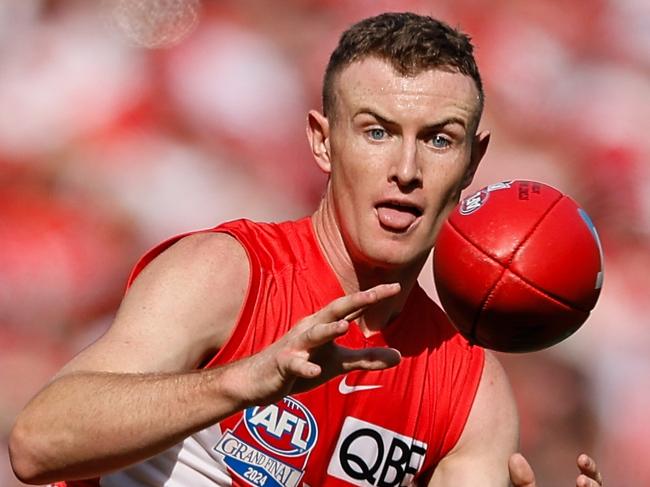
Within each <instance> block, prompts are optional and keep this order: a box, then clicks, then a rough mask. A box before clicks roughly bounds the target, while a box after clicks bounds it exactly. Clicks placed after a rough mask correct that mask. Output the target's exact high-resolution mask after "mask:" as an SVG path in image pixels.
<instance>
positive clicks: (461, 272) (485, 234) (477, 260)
mask: <svg viewBox="0 0 650 487" xmlns="http://www.w3.org/2000/svg"><path fill="white" fill-rule="evenodd" d="M433 272H434V279H435V283H436V289H437V291H438V295H439V297H440V302H441V304H442V306H443V308H444V310H445V311H446V312H447V315H448V316H449V318H450V319H451V321H452V322H453V323H454V325H455V326H456V328H457V329H458V331H460V333H462V334H463V335H464V336H465V337H467V338H468V339H469V340H470V342H472V343H475V344H478V345H481V346H483V347H486V348H491V349H493V350H498V351H502V352H529V351H533V350H541V349H543V348H546V347H550V346H551V345H554V344H556V343H558V342H560V341H562V340H564V339H565V338H567V337H568V336H569V335H571V334H572V333H574V332H575V331H576V330H577V329H578V328H579V327H580V326H581V325H582V324H583V323H584V322H585V320H586V319H587V317H588V316H589V313H590V312H591V310H592V309H593V307H594V305H595V304H596V301H597V300H598V295H599V294H600V289H601V286H602V283H603V253H602V248H601V245H600V241H599V239H598V235H597V233H596V229H595V228H594V225H593V224H592V222H591V219H590V218H589V216H588V215H587V213H586V212H585V211H584V210H583V209H581V208H580V207H579V206H578V205H577V204H576V203H575V201H573V200H572V199H571V198H570V197H568V196H566V195H564V194H562V193H561V192H560V191H558V190H557V189H554V188H552V187H550V186H548V185H546V184H543V183H539V182H535V181H506V182H502V183H497V184H492V185H490V186H487V187H485V188H483V189H481V190H480V191H478V192H476V193H475V194H473V195H471V196H469V197H468V198H465V199H464V200H463V201H461V202H460V204H459V205H458V206H457V208H456V209H454V211H453V212H452V213H451V215H450V216H449V218H448V219H447V221H446V222H445V223H444V225H443V227H442V229H441V230H440V234H439V236H438V240H437V241H436V246H435V249H434V254H433Z"/></svg>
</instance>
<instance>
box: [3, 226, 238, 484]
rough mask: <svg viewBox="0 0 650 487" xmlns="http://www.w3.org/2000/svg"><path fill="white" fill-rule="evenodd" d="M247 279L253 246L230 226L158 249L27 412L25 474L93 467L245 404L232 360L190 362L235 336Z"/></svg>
mask: <svg viewBox="0 0 650 487" xmlns="http://www.w3.org/2000/svg"><path fill="white" fill-rule="evenodd" d="M247 282H248V262H247V259H246V255H245V253H244V250H243V248H241V246H240V245H239V244H238V243H237V242H236V241H235V240H234V239H232V238H231V237H228V236H226V235H222V234H204V235H195V236H192V237H189V238H186V239H183V240H181V241H180V242H179V243H177V244H176V245H174V246H173V247H171V248H170V249H169V250H167V251H166V252H164V253H163V254H162V255H160V256H159V257H158V258H156V259H155V260H154V261H153V262H152V263H151V264H150V265H149V266H148V267H147V268H145V269H144V271H143V272H142V274H141V275H140V276H139V277H138V278H137V279H136V281H135V282H134V284H133V286H132V287H131V289H130V290H129V292H128V293H127V295H126V296H125V298H124V300H123V302H122V305H121V306H120V309H119V311H118V313H117V316H116V319H115V321H114V323H113V324H112V326H111V327H110V329H109V330H108V331H107V332H106V334H105V335H103V336H102V337H101V338H100V339H99V340H98V341H96V342H95V343H94V344H92V345H91V346H90V347H88V348H87V349H86V350H84V351H82V352H81V353H80V354H79V355H77V356H76V357H75V358H74V359H73V360H72V361H71V362H70V363H68V364H67V365H66V366H65V367H64V368H63V369H62V370H61V371H60V372H59V374H57V376H56V377H55V379H54V380H53V381H52V382H51V383H50V384H48V385H47V386H46V387H45V388H44V389H43V390H42V391H41V392H40V393H39V394H38V395H37V396H36V397H35V398H34V399H33V400H32V401H31V402H30V403H29V404H28V405H27V407H26V408H25V410H24V411H23V412H22V413H21V414H20V415H19V417H18V418H17V421H16V424H15V426H14V429H13V431H12V435H11V438H10V452H11V454H12V462H13V466H14V469H15V471H16V474H17V475H18V476H19V477H21V478H23V479H24V480H27V481H33V482H47V481H51V480H54V479H56V480H60V479H62V478H68V479H72V478H80V477H89V476H93V475H94V474H95V473H97V472H99V471H104V470H110V469H114V468H118V467H120V466H122V465H124V464H125V463H130V462H132V461H136V460H138V459H141V458H146V457H147V456H149V455H151V454H153V453H155V452H158V451H161V450H162V449H164V448H165V447H166V446H169V445H171V444H174V443H175V442H176V441H178V440H179V439H180V438H182V437H183V436H184V435H187V434H188V433H189V432H190V431H193V430H196V429H200V428H201V426H203V425H205V424H206V423H209V421H210V419H211V418H214V417H220V416H223V415H224V414H227V413H228V412H229V411H232V410H234V409H236V408H237V407H239V405H238V404H237V400H236V399H235V398H234V397H232V396H231V395H229V394H228V392H227V391H225V390H222V386H223V385H225V384H226V383H225V382H224V381H223V380H220V379H221V377H220V376H221V375H223V371H222V370H214V371H210V372H208V373H196V372H190V371H191V370H192V369H194V368H195V367H196V366H197V365H198V364H199V362H200V361H201V359H202V358H204V356H205V355H206V354H207V353H209V352H210V351H214V350H215V349H216V348H218V347H219V346H220V344H221V342H222V341H223V340H224V339H225V337H227V335H228V333H229V331H230V329H231V327H232V326H233V324H234V321H235V319H236V314H237V312H238V310H239V307H240V306H241V303H242V301H243V298H244V294H245V291H246V285H247ZM217 296H218V298H217Z"/></svg>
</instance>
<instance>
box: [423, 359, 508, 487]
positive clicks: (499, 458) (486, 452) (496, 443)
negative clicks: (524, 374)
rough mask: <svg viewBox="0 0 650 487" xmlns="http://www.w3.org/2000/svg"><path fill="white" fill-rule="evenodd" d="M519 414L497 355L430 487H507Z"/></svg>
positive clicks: (487, 362)
mask: <svg viewBox="0 0 650 487" xmlns="http://www.w3.org/2000/svg"><path fill="white" fill-rule="evenodd" d="M518 441H519V418H518V416H517V408H516V405H515V401H514V397H513V395H512V391H511V389H510V385H509V383H508V379H507V377H506V374H505V372H504V370H503V368H502V367H501V364H499V362H498V360H497V359H496V357H494V355H493V354H492V353H490V352H488V351H486V352H485V366H484V368H483V375H482V376H481V382H480V383H479V387H478V391H477V393H476V398H475V400H474V405H473V406H472V410H471V412H470V414H469V417H468V419H467V424H466V425H465V428H464V430H463V433H462V435H461V437H460V439H459V440H458V443H457V444H456V446H455V447H454V448H453V450H452V451H451V452H450V453H449V454H448V455H447V456H446V457H445V458H443V459H442V460H441V461H440V463H439V464H438V467H437V468H436V470H435V472H434V474H433V476H432V478H431V481H430V482H429V487H450V486H456V487H466V486H467V487H469V486H473V485H482V486H485V487H507V486H508V485H510V484H509V480H508V479H509V477H508V458H509V457H510V455H512V454H513V453H514V452H515V451H516V450H517V445H518Z"/></svg>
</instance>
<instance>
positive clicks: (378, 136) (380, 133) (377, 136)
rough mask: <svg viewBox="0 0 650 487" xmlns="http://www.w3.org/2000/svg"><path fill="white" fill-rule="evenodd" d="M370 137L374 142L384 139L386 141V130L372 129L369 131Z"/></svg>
mask: <svg viewBox="0 0 650 487" xmlns="http://www.w3.org/2000/svg"><path fill="white" fill-rule="evenodd" d="M368 136H369V137H370V138H371V139H372V140H382V139H384V138H385V137H386V131H385V130H384V129H380V128H374V129H370V130H369V131H368Z"/></svg>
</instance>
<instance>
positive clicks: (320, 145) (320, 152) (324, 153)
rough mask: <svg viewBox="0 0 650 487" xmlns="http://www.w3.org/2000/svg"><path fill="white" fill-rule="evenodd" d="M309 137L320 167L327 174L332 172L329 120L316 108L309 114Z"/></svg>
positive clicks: (312, 151)
mask: <svg viewBox="0 0 650 487" xmlns="http://www.w3.org/2000/svg"><path fill="white" fill-rule="evenodd" d="M307 138H308V139H309V146H310V147H311V153H312V154H313V155H314V159H315V160H316V164H318V167H320V168H321V170H322V171H323V172H324V173H326V174H329V173H330V172H332V160H331V157H330V156H331V149H330V124H329V120H328V119H327V117H325V115H323V114H322V113H320V112H318V111H316V110H310V111H309V114H308V115H307Z"/></svg>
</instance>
